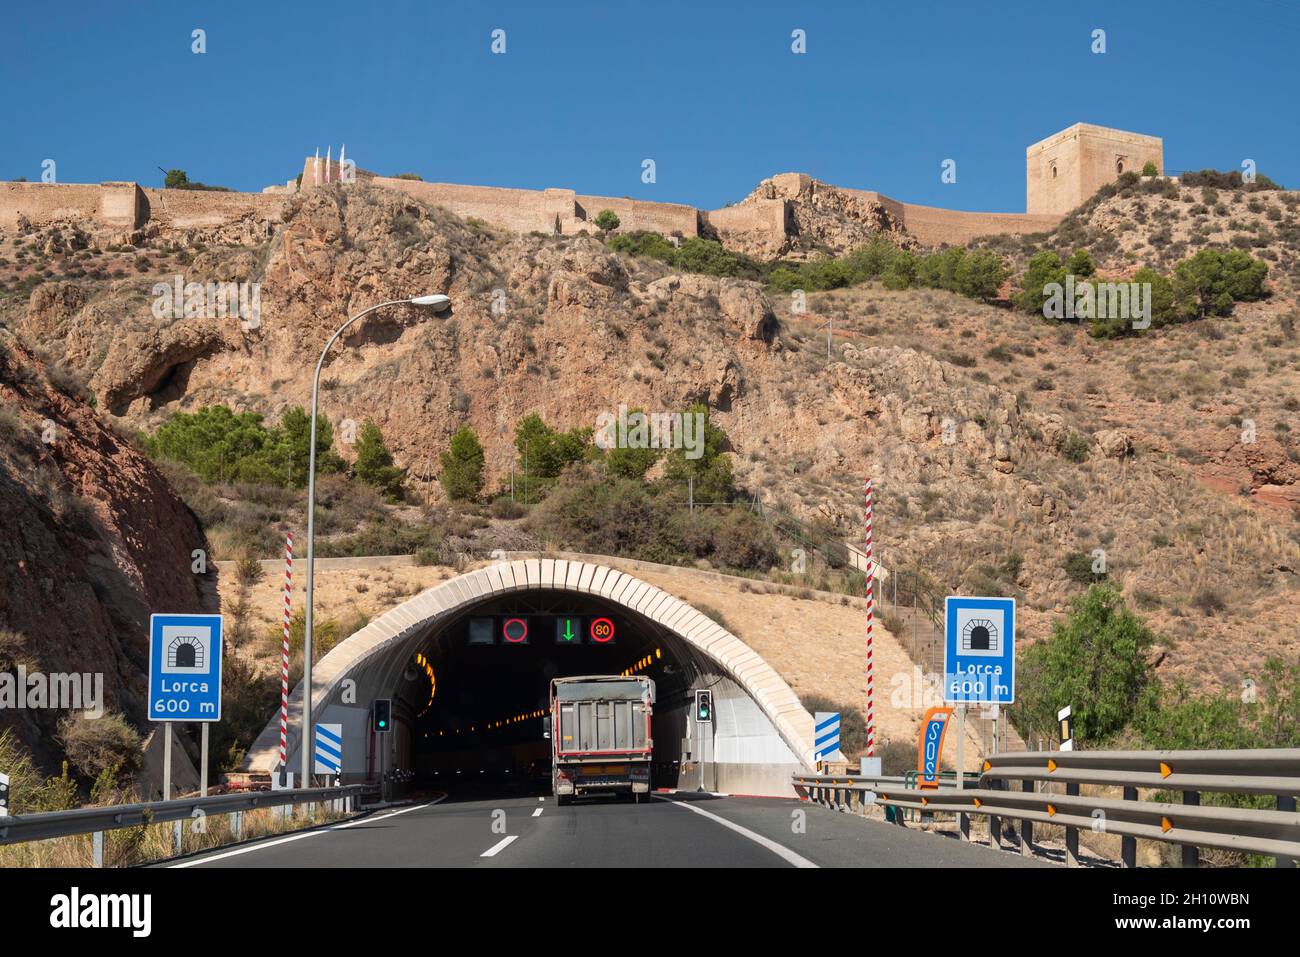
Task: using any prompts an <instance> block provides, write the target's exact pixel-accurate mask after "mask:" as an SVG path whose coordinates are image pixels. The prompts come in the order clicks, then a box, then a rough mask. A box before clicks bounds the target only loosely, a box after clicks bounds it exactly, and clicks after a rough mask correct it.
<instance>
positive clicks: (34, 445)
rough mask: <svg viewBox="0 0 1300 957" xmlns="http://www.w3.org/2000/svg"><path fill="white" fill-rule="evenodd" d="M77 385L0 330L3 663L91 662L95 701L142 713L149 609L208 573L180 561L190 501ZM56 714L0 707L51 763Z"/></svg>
mask: <svg viewBox="0 0 1300 957" xmlns="http://www.w3.org/2000/svg"><path fill="white" fill-rule="evenodd" d="M79 393H80V386H79V385H78V384H77V383H76V379H75V377H74V376H73V375H71V374H70V373H69V372H68V371H67V370H66V369H64V368H62V367H60V366H57V365H54V366H47V364H46V363H44V362H43V361H41V359H40V358H38V357H37V356H36V355H34V354H33V353H32V352H31V351H30V350H29V349H28V348H26V347H25V346H24V345H23V344H22V343H21V342H19V341H18V340H17V339H15V337H13V336H12V335H10V334H7V333H5V332H4V331H2V330H0V671H5V670H10V669H12V668H13V667H14V666H16V665H20V664H21V665H24V666H25V667H26V668H27V670H28V672H29V673H31V672H34V671H41V672H44V673H45V674H47V675H49V674H53V673H84V672H91V673H102V675H103V680H104V696H105V708H106V710H117V711H122V712H123V713H124V714H125V715H127V717H128V718H129V719H131V720H132V721H133V722H134V723H136V724H137V725H139V726H141V727H143V725H144V717H145V705H146V696H147V689H146V687H145V677H144V676H145V674H146V673H147V670H148V662H147V658H146V655H147V646H148V622H149V615H150V613H151V612H155V611H198V610H201V609H202V608H203V607H204V602H205V597H204V596H205V595H206V594H213V595H215V587H214V583H213V582H212V580H211V578H210V577H209V578H207V579H205V578H203V577H200V576H196V575H195V574H194V573H193V572H192V570H191V563H192V561H193V559H192V557H191V555H192V552H193V550H195V549H201V548H205V547H206V546H205V542H204V539H203V533H202V531H201V529H200V528H199V527H198V524H197V522H196V521H195V519H194V517H193V515H192V514H191V513H190V511H189V509H188V508H187V507H186V506H185V504H184V503H183V502H182V501H181V500H180V498H178V497H177V495H176V494H175V493H174V492H173V491H172V490H171V489H170V488H169V487H168V485H167V483H166V481H165V480H164V479H163V477H162V476H161V474H160V473H159V472H158V470H157V469H156V468H155V467H154V465H153V464H152V463H151V462H150V461H149V460H148V459H147V458H145V456H144V455H142V454H141V453H140V452H139V451H137V450H136V449H135V448H134V447H133V446H132V445H131V444H130V442H128V441H126V440H124V439H123V438H122V437H121V436H120V435H119V434H118V432H116V431H115V430H114V429H113V428H111V427H110V426H109V425H107V424H106V423H105V422H104V421H103V419H101V417H100V416H99V415H97V414H96V412H95V410H94V409H93V408H92V407H91V406H90V405H89V404H88V403H87V402H86V401H85V400H84V399H83V398H82V397H81V396H80V394H79ZM208 600H209V601H210V599H208ZM65 714H66V712H58V711H51V710H38V711H32V710H13V709H10V708H8V707H6V708H5V709H3V710H0V728H4V727H14V728H16V730H17V731H18V733H19V735H20V736H21V738H22V740H23V743H24V744H25V745H26V746H27V747H28V748H29V749H30V750H31V752H32V754H33V756H34V757H35V759H36V760H37V761H38V763H40V764H41V765H42V766H44V767H45V768H46V769H47V770H48V771H56V770H57V759H58V756H59V755H60V753H61V751H60V749H59V747H58V746H57V744H56V742H55V740H54V736H55V732H56V728H57V723H58V720H59V719H60V718H61V717H63V716H64V715H65Z"/></svg>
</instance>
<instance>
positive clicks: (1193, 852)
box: [1183, 791, 1201, 867]
mask: <svg viewBox="0 0 1300 957" xmlns="http://www.w3.org/2000/svg"><path fill="white" fill-rule="evenodd" d="M1183 804H1184V805H1185V806H1187V807H1200V806H1201V792H1200V791H1184V792H1183ZM1200 866H1201V850H1200V848H1198V847H1197V846H1196V845H1195V844H1184V845H1183V867H1200Z"/></svg>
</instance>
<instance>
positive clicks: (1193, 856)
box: [793, 748, 1300, 868]
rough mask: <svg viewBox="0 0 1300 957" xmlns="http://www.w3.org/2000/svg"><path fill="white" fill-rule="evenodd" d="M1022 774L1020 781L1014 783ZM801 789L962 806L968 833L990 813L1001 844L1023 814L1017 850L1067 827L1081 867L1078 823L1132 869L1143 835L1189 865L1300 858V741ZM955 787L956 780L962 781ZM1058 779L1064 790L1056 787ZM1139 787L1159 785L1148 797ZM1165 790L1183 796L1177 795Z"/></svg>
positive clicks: (1054, 754) (1065, 754)
mask: <svg viewBox="0 0 1300 957" xmlns="http://www.w3.org/2000/svg"><path fill="white" fill-rule="evenodd" d="M1017 781H1018V782H1020V785H1019V789H1018V790H1017V789H1015V788H1014V786H1013V782H1017ZM793 782H794V786H795V789H796V790H797V791H799V793H800V794H801V795H804V796H807V797H809V798H810V799H812V800H814V801H817V802H819V803H822V804H825V805H826V806H828V807H834V808H837V809H843V810H849V811H852V810H854V807H853V805H854V803H855V802H856V804H857V810H858V812H859V813H865V810H866V808H867V807H868V806H870V805H871V804H879V805H881V806H883V807H884V808H886V813H887V817H888V818H889V819H891V820H893V821H894V823H897V824H899V825H904V814H903V813H901V812H903V811H914V812H918V813H921V814H931V815H933V814H955V815H956V816H957V821H958V832H959V834H960V836H961V838H962V839H963V840H969V839H970V815H972V814H979V815H983V816H984V817H987V818H988V821H989V834H990V839H991V841H992V843H993V846H994V847H997V848H1000V847H1001V846H1002V829H1003V822H1004V821H1009V820H1017V821H1019V822H1020V835H1019V846H1020V852H1021V853H1022V854H1024V855H1026V856H1029V855H1031V854H1032V853H1033V826H1034V824H1035V823H1042V824H1051V825H1056V826H1059V827H1063V828H1065V847H1066V863H1067V865H1069V866H1072V867H1074V866H1078V864H1079V831H1080V830H1081V829H1086V830H1089V831H1092V832H1095V833H1103V834H1115V835H1118V836H1120V838H1121V839H1122V844H1121V847H1122V857H1123V862H1124V865H1125V866H1126V867H1135V866H1136V865H1137V840H1138V838H1142V839H1143V840H1151V841H1160V842H1163V843H1166V844H1177V845H1181V847H1182V866H1183V867H1196V866H1198V864H1199V848H1202V847H1205V848H1214V849H1216V850H1224V851H1235V852H1238V853H1243V854H1259V855H1266V856H1271V857H1273V858H1275V859H1276V863H1277V866H1278V867H1288V868H1289V867H1295V864H1296V860H1297V859H1300V814H1297V813H1296V797H1297V796H1298V795H1300V748H1270V749H1263V748H1261V749H1255V750H1238V751H1019V752H1007V753H1002V754H993V755H990V756H989V757H988V758H986V759H985V761H984V765H983V770H982V772H981V773H979V774H972V775H971V780H970V782H969V783H967V782H965V781H963V785H965V786H963V787H955V786H946V781H945V782H941V786H940V787H936V788H918V787H915V786H913V785H914V782H915V778H914V777H912V776H910V775H909V776H907V777H906V778H904V777H861V776H856V775H818V774H796V775H794V776H793ZM954 783H955V782H954ZM1054 785H1060V786H1061V787H1062V788H1063V789H1064V790H1063V792H1062V791H1057V790H1051V788H1052V787H1053V786H1054ZM1080 785H1089V786H1093V787H1097V788H1119V789H1122V793H1123V797H1122V798H1114V797H1104V796H1099V795H1081V794H1080V793H1079V787H1080ZM1140 790H1145V791H1147V792H1149V793H1151V792H1154V793H1153V799H1152V800H1141V799H1140V793H1139V792H1140ZM1169 792H1181V798H1180V799H1179V800H1174V797H1173V794H1170V793H1169ZM1202 794H1211V795H1237V796H1242V797H1249V798H1253V799H1255V803H1257V804H1264V803H1267V804H1271V805H1273V806H1272V807H1227V806H1223V805H1221V804H1212V805H1202V804H1201V796H1202Z"/></svg>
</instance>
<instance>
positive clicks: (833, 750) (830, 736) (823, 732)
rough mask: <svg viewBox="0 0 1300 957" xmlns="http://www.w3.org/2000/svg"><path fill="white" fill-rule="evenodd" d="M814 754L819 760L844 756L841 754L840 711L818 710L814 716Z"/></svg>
mask: <svg viewBox="0 0 1300 957" xmlns="http://www.w3.org/2000/svg"><path fill="white" fill-rule="evenodd" d="M813 756H814V757H815V758H816V759H817V760H818V761H821V760H824V759H826V758H830V759H832V760H835V759H839V758H843V757H844V755H842V754H840V713H839V712H838V711H818V712H817V714H816V715H815V716H814V717H813Z"/></svg>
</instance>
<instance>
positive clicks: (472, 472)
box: [438, 425, 484, 502]
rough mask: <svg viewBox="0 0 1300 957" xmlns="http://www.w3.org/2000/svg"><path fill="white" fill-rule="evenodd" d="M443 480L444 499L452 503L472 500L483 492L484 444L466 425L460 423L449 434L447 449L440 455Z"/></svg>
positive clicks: (439, 479)
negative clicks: (454, 431)
mask: <svg viewBox="0 0 1300 957" xmlns="http://www.w3.org/2000/svg"><path fill="white" fill-rule="evenodd" d="M439 461H440V462H441V464H442V474H441V475H439V476H438V481H439V482H441V483H442V488H443V491H444V492H446V493H447V498H449V499H451V500H452V501H453V502H460V501H472V500H473V499H475V498H478V495H479V493H480V492H482V491H483V463H484V455H483V445H482V443H480V442H479V440H478V436H477V435H476V434H475V433H474V430H473V429H471V428H470V427H469V426H468V425H463V426H461V427H460V428H459V429H457V430H456V433H455V434H454V435H453V436H452V437H451V443H450V445H449V446H448V448H447V451H446V452H443V453H442V455H441V456H440V458H439Z"/></svg>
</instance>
